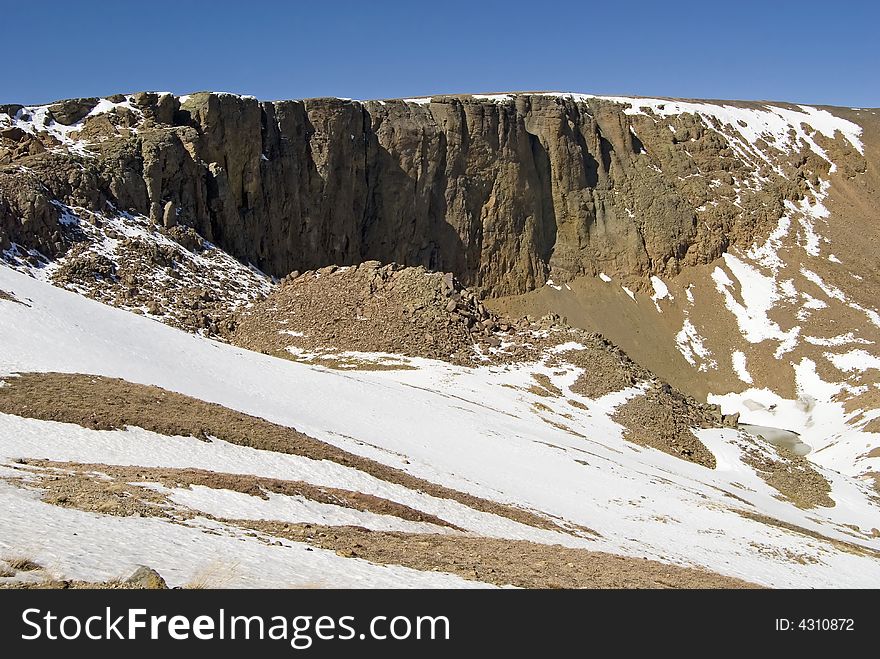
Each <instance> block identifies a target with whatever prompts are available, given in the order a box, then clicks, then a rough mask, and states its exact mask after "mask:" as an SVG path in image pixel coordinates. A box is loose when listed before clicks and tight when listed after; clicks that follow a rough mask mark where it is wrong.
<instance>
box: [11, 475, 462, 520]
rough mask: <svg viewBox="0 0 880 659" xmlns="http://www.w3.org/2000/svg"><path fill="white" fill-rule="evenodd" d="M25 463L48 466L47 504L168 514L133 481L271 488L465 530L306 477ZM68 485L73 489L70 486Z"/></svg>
mask: <svg viewBox="0 0 880 659" xmlns="http://www.w3.org/2000/svg"><path fill="white" fill-rule="evenodd" d="M21 464H23V465H25V466H27V467H39V468H41V469H42V470H43V471H38V472H36V474H37V475H39V476H40V477H41V483H40V487H41V488H43V489H45V490H47V496H46V497H44V498H43V500H44V501H46V502H47V503H53V504H56V505H62V506H69V507H76V508H80V509H85V510H92V511H94V512H101V513H105V514H120V515H132V514H138V513H144V514H154V515H161V514H167V512H168V511H167V508H168V507H170V506H171V504H170V502H168V501H167V500H166V498H165V496H164V495H162V494H159V493H158V492H155V491H153V490H150V489H148V488H143V487H138V486H136V485H132V483H135V482H137V483H143V482H150V483H157V484H160V485H163V486H165V487H168V488H184V487H192V486H194V485H197V486H203V487H210V488H212V489H218V490H232V491H234V492H241V493H242V494H248V495H250V496H255V497H260V498H262V499H268V498H269V497H268V493H270V492H271V493H274V494H282V495H285V496H291V497H296V496H298V497H303V498H305V499H308V500H310V501H315V502H317V503H325V504H331V505H335V506H342V507H345V508H351V509H353V510H358V511H362V512H371V513H375V514H377V515H392V516H394V517H398V518H400V519H404V520H407V521H412V522H427V523H430V524H436V525H437V526H443V527H447V528H451V529H455V530H462V529H460V528H459V527H457V526H455V525H454V524H451V523H449V522H447V521H445V520H442V519H440V518H439V517H436V516H434V515H430V514H428V513H423V512H421V511H419V510H416V509H415V508H411V507H409V506H405V505H403V504H400V503H397V502H395V501H389V500H388V499H383V498H381V497H377V496H373V495H371V494H365V493H363V492H353V491H351V490H342V489H338V488H333V487H321V486H318V485H312V484H310V483H304V482H302V481H287V480H280V479H276V478H262V477H260V476H252V475H249V474H226V473H219V472H214V471H206V470H202V469H169V468H152V467H130V466H117V465H107V464H84V463H73V462H52V461H46V460H24V461H22V463H21ZM16 466H18V465H16ZM47 468H48V469H51V471H45V470H46V469H47ZM59 472H61V475H59ZM77 479H81V480H82V481H84V482H83V483H82V484H80V485H79V486H76V483H75V482H76V480H77ZM65 480H69V481H72V482H74V484H75V487H74V488H73V492H69V491H65V492H64V498H63V499H61V498H59V497H58V496H57V495H56V494H55V493H56V492H58V490H59V489H61V488H62V487H63V485H61V484H62V483H64V482H65ZM91 481H97V485H98V487H100V488H101V489H100V490H98V492H99V494H101V495H103V499H104V501H103V502H98V503H97V504H96V505H89V504H90V501H91V497H89V498H86V495H87V493H88V492H89V490H90V489H91V488H92V487H94V486H93V485H92V484H91ZM64 489H65V490H67V489H68V488H64ZM119 497H123V501H122V502H121V505H119V506H118V507H117V506H116V505H114V504H115V499H116V498H119ZM136 498H141V499H142V501H141V503H144V504H145V505H147V506H149V504H150V503H153V506H152V507H150V508H149V510H150V511H152V512H151V513H150V512H145V511H143V510H141V508H142V507H139V506H134V505H131V504H129V505H126V503H127V502H129V501H131V500H132V499H136ZM83 504H86V506H85V507H84V506H83ZM107 508H109V510H108V509H107ZM176 512H179V511H176Z"/></svg>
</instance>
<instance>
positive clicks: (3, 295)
mask: <svg viewBox="0 0 880 659" xmlns="http://www.w3.org/2000/svg"><path fill="white" fill-rule="evenodd" d="M0 300H5V301H6V302H14V303H15V304H21V305H22V306H25V307H26V306H27V305H26V304H25V303H24V302H22V301H21V300H19V299H18V298H17V297H15V296H14V295H13V294H12V293H7V292H6V291H4V290H3V289H0Z"/></svg>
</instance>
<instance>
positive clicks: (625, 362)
mask: <svg viewBox="0 0 880 659" xmlns="http://www.w3.org/2000/svg"><path fill="white" fill-rule="evenodd" d="M559 359H561V360H564V361H566V362H569V363H571V364H573V365H574V366H578V367H580V368H582V369H584V372H583V374H581V375H580V377H578V379H577V380H575V383H574V384H573V385H572V386H571V390H572V391H573V392H574V393H576V394H580V395H581V396H586V397H587V398H599V397H601V396H604V395H605V394H610V393H612V392H614V391H620V390H621V389H626V388H627V387H632V386H633V385H635V384H636V383H638V382H639V381H641V380H648V379H651V378H652V377H653V374H651V373H649V372H648V371H646V370H645V369H643V368H640V367H639V366H637V365H636V364H635V363H634V362H633V361H632V360H630V359H629V358H628V357H627V356H626V355H625V354H624V353H623V351H621V350H619V349H617V348H615V347H614V346H612V345H611V344H608V345H607V346H606V348H605V349H604V350H597V349H596V348H595V347H593V346H588V347H587V349H586V350H569V351H566V352H563V353H560V354H559Z"/></svg>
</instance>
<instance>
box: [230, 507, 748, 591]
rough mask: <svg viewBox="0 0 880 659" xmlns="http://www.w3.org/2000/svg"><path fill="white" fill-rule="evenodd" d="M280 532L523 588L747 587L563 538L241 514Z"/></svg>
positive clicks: (348, 551)
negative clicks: (567, 543)
mask: <svg viewBox="0 0 880 659" xmlns="http://www.w3.org/2000/svg"><path fill="white" fill-rule="evenodd" d="M234 523H235V524H237V525H240V526H243V527H248V528H253V529H255V530H258V531H261V532H263V533H267V534H270V535H272V536H276V537H282V538H289V539H291V540H297V541H302V542H308V543H309V544H312V545H314V546H316V547H322V548H325V549H332V550H335V551H336V552H337V553H339V554H340V555H342V556H346V557H350V558H363V559H366V560H368V561H372V562H374V563H380V564H385V565H388V564H391V565H403V566H406V567H411V568H415V569H417V570H436V571H440V572H451V573H453V574H457V575H459V576H461V577H464V578H465V579H474V580H479V581H484V582H488V583H492V584H497V585H513V586H519V587H522V588H749V587H754V585H753V584H749V583H747V582H744V581H740V580H738V579H734V578H731V577H725V576H722V575H719V574H714V573H712V572H708V571H705V570H700V569H694V568H684V567H678V566H673V565H665V564H663V563H658V562H656V561H650V560H646V559H638V558H627V557H623V556H614V555H613V554H606V553H602V552H593V551H588V550H585V549H569V548H566V547H562V546H560V545H541V544H537V543H533V542H527V541H523V540H498V539H493V538H481V537H472V536H459V535H456V536H446V535H432V534H412V533H399V532H376V531H368V530H366V529H363V528H358V527H350V526H345V527H330V528H328V527H318V526H314V525H306V524H277V523H273V522H253V521H246V520H245V521H239V522H234Z"/></svg>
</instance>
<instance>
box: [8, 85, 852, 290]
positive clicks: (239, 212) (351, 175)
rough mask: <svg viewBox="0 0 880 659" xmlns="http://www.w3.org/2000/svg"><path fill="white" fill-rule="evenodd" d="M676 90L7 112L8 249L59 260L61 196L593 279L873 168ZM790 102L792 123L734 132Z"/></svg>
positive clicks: (712, 254) (209, 234)
mask: <svg viewBox="0 0 880 659" xmlns="http://www.w3.org/2000/svg"><path fill="white" fill-rule="evenodd" d="M669 104H670V106H676V107H673V108H668V107H665V106H664V105H662V104H661V105H657V103H656V102H655V103H654V104H653V105H651V106H650V107H647V108H646V107H639V104H638V99H609V98H597V97H580V96H573V95H558V94H557V95H549V94H518V95H512V96H507V95H502V96H495V97H472V96H463V97H433V98H431V99H415V100H409V101H404V100H395V101H367V102H356V101H347V100H341V99H314V100H306V101H280V102H259V101H257V100H256V99H253V98H249V97H240V96H235V95H231V94H214V93H199V94H193V95H190V96H183V97H174V96H172V95H170V94H152V93H141V94H135V95H133V96H122V95H119V96H115V97H110V98H108V99H77V100H73V101H63V102H60V103H56V104H54V105H51V106H42V107H35V108H24V107H21V106H0V248H2V249H7V248H9V246H10V243H12V242H14V243H16V244H18V245H20V246H22V247H25V248H33V249H36V250H38V251H39V252H41V253H43V254H46V255H47V256H50V257H51V256H55V255H58V254H59V253H63V252H65V251H66V250H67V249H69V246H70V242H71V238H70V237H69V236H67V235H66V234H65V231H64V226H63V224H62V225H59V223H58V219H59V217H61V213H62V211H63V210H64V209H63V206H67V207H69V208H74V209H75V208H76V207H82V208H86V209H89V210H93V211H101V212H107V211H108V210H109V211H111V212H113V211H114V210H118V211H128V212H132V213H138V214H143V215H146V216H149V217H150V218H151V219H152V220H153V221H154V222H155V223H157V224H165V225H166V226H170V225H173V224H184V225H187V226H191V227H193V228H194V229H196V230H197V231H198V232H199V233H201V234H202V235H203V236H205V237H206V238H207V239H208V240H210V241H212V242H214V243H216V244H218V245H219V246H221V247H223V248H224V249H225V250H226V251H228V252H230V253H231V254H233V255H234V256H236V257H238V258H239V259H241V260H243V261H247V262H251V263H253V264H255V265H256V266H257V267H259V268H260V269H262V270H264V271H266V272H268V273H270V274H273V275H276V276H282V275H285V274H287V273H288V272H290V271H292V270H305V269H313V268H317V267H321V266H324V265H328V264H339V265H344V264H352V263H358V262H361V261H364V260H368V259H375V260H379V261H383V262H391V261H395V262H398V263H402V264H406V265H423V266H426V267H428V268H431V269H437V270H446V271H452V272H455V273H456V275H457V276H458V277H459V278H460V279H461V280H462V281H463V282H464V283H466V284H468V285H472V286H476V287H479V288H481V289H482V290H483V291H484V292H485V293H488V294H492V295H503V294H512V293H520V292H524V291H527V290H530V289H532V288H535V287H538V286H541V285H543V284H544V283H545V282H546V281H547V279H548V278H550V277H553V278H554V279H555V280H556V281H564V280H567V279H569V278H571V277H574V276H576V275H580V274H586V275H594V276H595V275H597V274H599V273H600V272H602V273H607V274H608V275H613V276H616V277H617V278H619V279H620V280H621V281H623V282H627V283H629V284H630V286H631V287H634V288H639V287H642V286H643V285H644V284H645V283H646V282H647V277H648V276H649V275H655V274H656V275H661V276H663V275H666V276H671V275H674V274H676V273H677V272H678V271H679V270H680V268H681V267H682V266H685V265H694V264H700V263H707V262H709V261H711V260H713V259H714V258H717V257H718V256H719V255H720V254H721V253H722V252H723V251H724V250H725V249H726V248H727V247H728V246H729V245H730V244H731V243H737V242H739V243H742V244H747V243H750V242H751V241H752V240H753V239H754V238H755V237H756V236H759V235H762V234H765V233H767V232H769V230H770V228H772V227H773V226H775V225H776V223H777V221H778V219H779V218H780V216H781V215H782V214H783V213H784V203H785V201H786V200H793V201H797V200H800V199H801V198H802V197H803V196H804V195H805V194H809V193H811V191H813V190H814V189H817V186H818V184H819V177H820V176H821V175H823V174H825V173H827V172H828V171H829V168H830V167H831V166H832V165H831V162H832V161H834V162H835V163H839V166H840V167H842V168H845V169H846V170H847V171H848V172H850V175H853V174H855V173H856V172H858V171H861V170H863V169H864V161H863V159H862V158H861V156H860V154H859V153H858V152H857V151H856V150H855V149H854V148H853V143H852V140H848V139H847V137H846V135H844V134H843V133H841V132H840V131H837V132H835V129H834V128H832V129H830V130H828V129H826V130H823V129H821V128H819V129H818V130H817V129H816V128H815V127H813V126H811V125H808V124H807V122H808V121H811V120H812V119H813V117H814V114H810V113H809V112H808V111H806V110H798V109H792V108H788V107H786V108H782V107H778V106H774V107H773V108H771V109H768V108H767V107H765V106H760V105H749V104H737V105H736V107H733V106H727V107H728V109H729V110H733V112H732V115H733V116H734V117H735V116H738V115H737V113H740V114H742V115H743V116H746V117H747V118H748V121H743V120H742V119H740V120H739V123H737V122H736V121H731V122H730V123H724V122H723V121H722V120H719V119H718V115H719V113H720V112H721V109H722V106H718V105H716V106H710V105H706V104H676V103H674V102H671V101H670V102H669ZM679 105H680V106H681V107H677V106H679ZM713 107H714V108H715V110H713V109H712V108H713ZM707 108H708V109H707ZM809 110H811V111H813V112H814V113H815V112H819V111H815V110H813V109H809ZM749 113H751V114H749ZM782 113H789V114H791V115H793V116H795V119H794V120H792V121H791V126H790V127H788V129H787V130H785V129H783V130H780V129H779V127H778V126H773V125H768V127H767V131H766V134H761V135H757V134H753V133H755V130H754V126H752V125H748V126H747V125H746V124H748V123H749V121H752V119H751V117H752V115H754V116H755V117H758V119H757V121H758V122H759V123H760V122H761V121H763V119H761V117H762V116H763V115H764V114H766V115H769V116H773V117H777V118H778V117H779V116H781V115H782ZM825 114H827V113H825ZM799 116H802V117H803V121H802V122H800V123H799V122H798V121H797V119H798V118H799ZM829 116H831V115H829ZM722 118H723V117H722ZM814 123H815V122H814ZM844 123H846V122H844ZM784 128H785V127H784ZM774 133H775V137H774ZM744 135H746V137H748V139H744V137H743V136H744ZM774 139H775V143H774ZM820 143H821V145H822V148H820V147H819V146H818V145H819V144H820ZM829 154H833V155H834V157H833V158H832V157H831V156H830V155H829Z"/></svg>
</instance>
